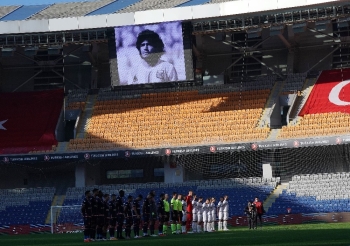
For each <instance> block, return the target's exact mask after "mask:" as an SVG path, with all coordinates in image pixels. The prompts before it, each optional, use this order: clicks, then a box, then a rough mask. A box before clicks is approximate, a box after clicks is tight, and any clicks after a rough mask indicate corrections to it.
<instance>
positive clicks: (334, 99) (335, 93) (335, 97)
mask: <svg viewBox="0 0 350 246" xmlns="http://www.w3.org/2000/svg"><path fill="white" fill-rule="evenodd" d="M348 84H350V80H349V79H348V80H345V81H342V82H340V83H338V84H337V85H336V86H334V87H333V88H332V90H331V92H330V93H329V95H328V99H329V101H330V102H331V103H333V104H335V105H338V106H347V105H350V102H346V101H343V100H341V99H340V98H339V94H340V92H341V90H342V89H343V88H344V87H345V86H346V85H348Z"/></svg>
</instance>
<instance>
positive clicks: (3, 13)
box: [0, 0, 350, 34]
mask: <svg viewBox="0 0 350 246" xmlns="http://www.w3.org/2000/svg"><path fill="white" fill-rule="evenodd" d="M51 1H54V2H55V4H51V5H48V4H49V3H51ZM68 1H69V2H68ZM9 2H10V0H1V1H0V3H1V4H0V5H4V4H8V3H9ZM23 2H25V5H19V4H22V3H23ZM28 2H30V4H34V3H40V4H37V5H32V6H30V7H29V5H28ZM43 2H46V3H47V4H46V5H45V4H43ZM259 2H261V1H260V0H167V1H166V0H164V1H159V0H85V1H81V0H71V1H70V0H34V1H28V0H11V6H0V34H14V33H16V34H20V33H34V32H58V31H70V30H82V29H95V28H106V27H115V26H125V25H139V24H149V23H159V22H167V21H182V20H193V21H201V20H203V19H208V18H214V19H216V20H228V18H233V17H234V18H245V17H244V16H248V15H251V14H252V13H255V14H256V15H257V16H259V15H261V14H262V13H265V14H272V12H274V13H281V11H282V13H284V12H290V11H298V10H302V9H303V10H306V11H309V8H312V9H315V7H316V6H317V7H316V8H325V7H328V8H333V9H334V8H335V9H338V7H339V6H340V5H341V8H342V7H343V6H346V7H345V8H346V13H344V12H343V14H348V9H349V5H350V4H349V1H348V0H295V1H290V0H269V1H266V4H263V5H261V4H259ZM16 4H17V5H16ZM44 6H45V7H44ZM337 6H338V7H337ZM327 11H328V12H329V10H327ZM328 12H327V13H328ZM329 13H330V16H327V18H330V17H331V14H332V13H334V10H333V11H332V13H331V12H329ZM336 14H337V16H339V17H340V15H338V13H336ZM333 18H334V17H333Z"/></svg>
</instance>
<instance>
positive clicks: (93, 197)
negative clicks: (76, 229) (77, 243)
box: [90, 188, 99, 241]
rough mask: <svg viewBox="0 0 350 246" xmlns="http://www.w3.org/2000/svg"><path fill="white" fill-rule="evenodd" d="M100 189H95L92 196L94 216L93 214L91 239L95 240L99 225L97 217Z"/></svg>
mask: <svg viewBox="0 0 350 246" xmlns="http://www.w3.org/2000/svg"><path fill="white" fill-rule="evenodd" d="M98 192H99V190H98V189H96V188H95V189H93V190H92V193H93V195H92V196H91V198H90V202H91V207H92V216H91V230H90V241H95V237H96V226H97V218H98V205H97V195H98Z"/></svg>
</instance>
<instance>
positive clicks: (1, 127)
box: [0, 120, 8, 131]
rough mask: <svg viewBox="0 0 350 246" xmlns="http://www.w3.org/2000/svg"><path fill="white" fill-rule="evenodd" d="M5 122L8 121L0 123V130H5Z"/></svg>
mask: <svg viewBox="0 0 350 246" xmlns="http://www.w3.org/2000/svg"><path fill="white" fill-rule="evenodd" d="M6 121H8V120H3V121H0V130H5V131H6V130H7V129H6V128H5V127H4V124H5V123H6Z"/></svg>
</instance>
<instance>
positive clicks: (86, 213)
mask: <svg viewBox="0 0 350 246" xmlns="http://www.w3.org/2000/svg"><path fill="white" fill-rule="evenodd" d="M90 199H91V192H90V191H89V190H87V191H85V198H84V200H83V204H82V205H81V213H82V215H83V218H84V242H85V243H88V242H90V234H91V232H90V231H91V216H92V205H91V200H90Z"/></svg>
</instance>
